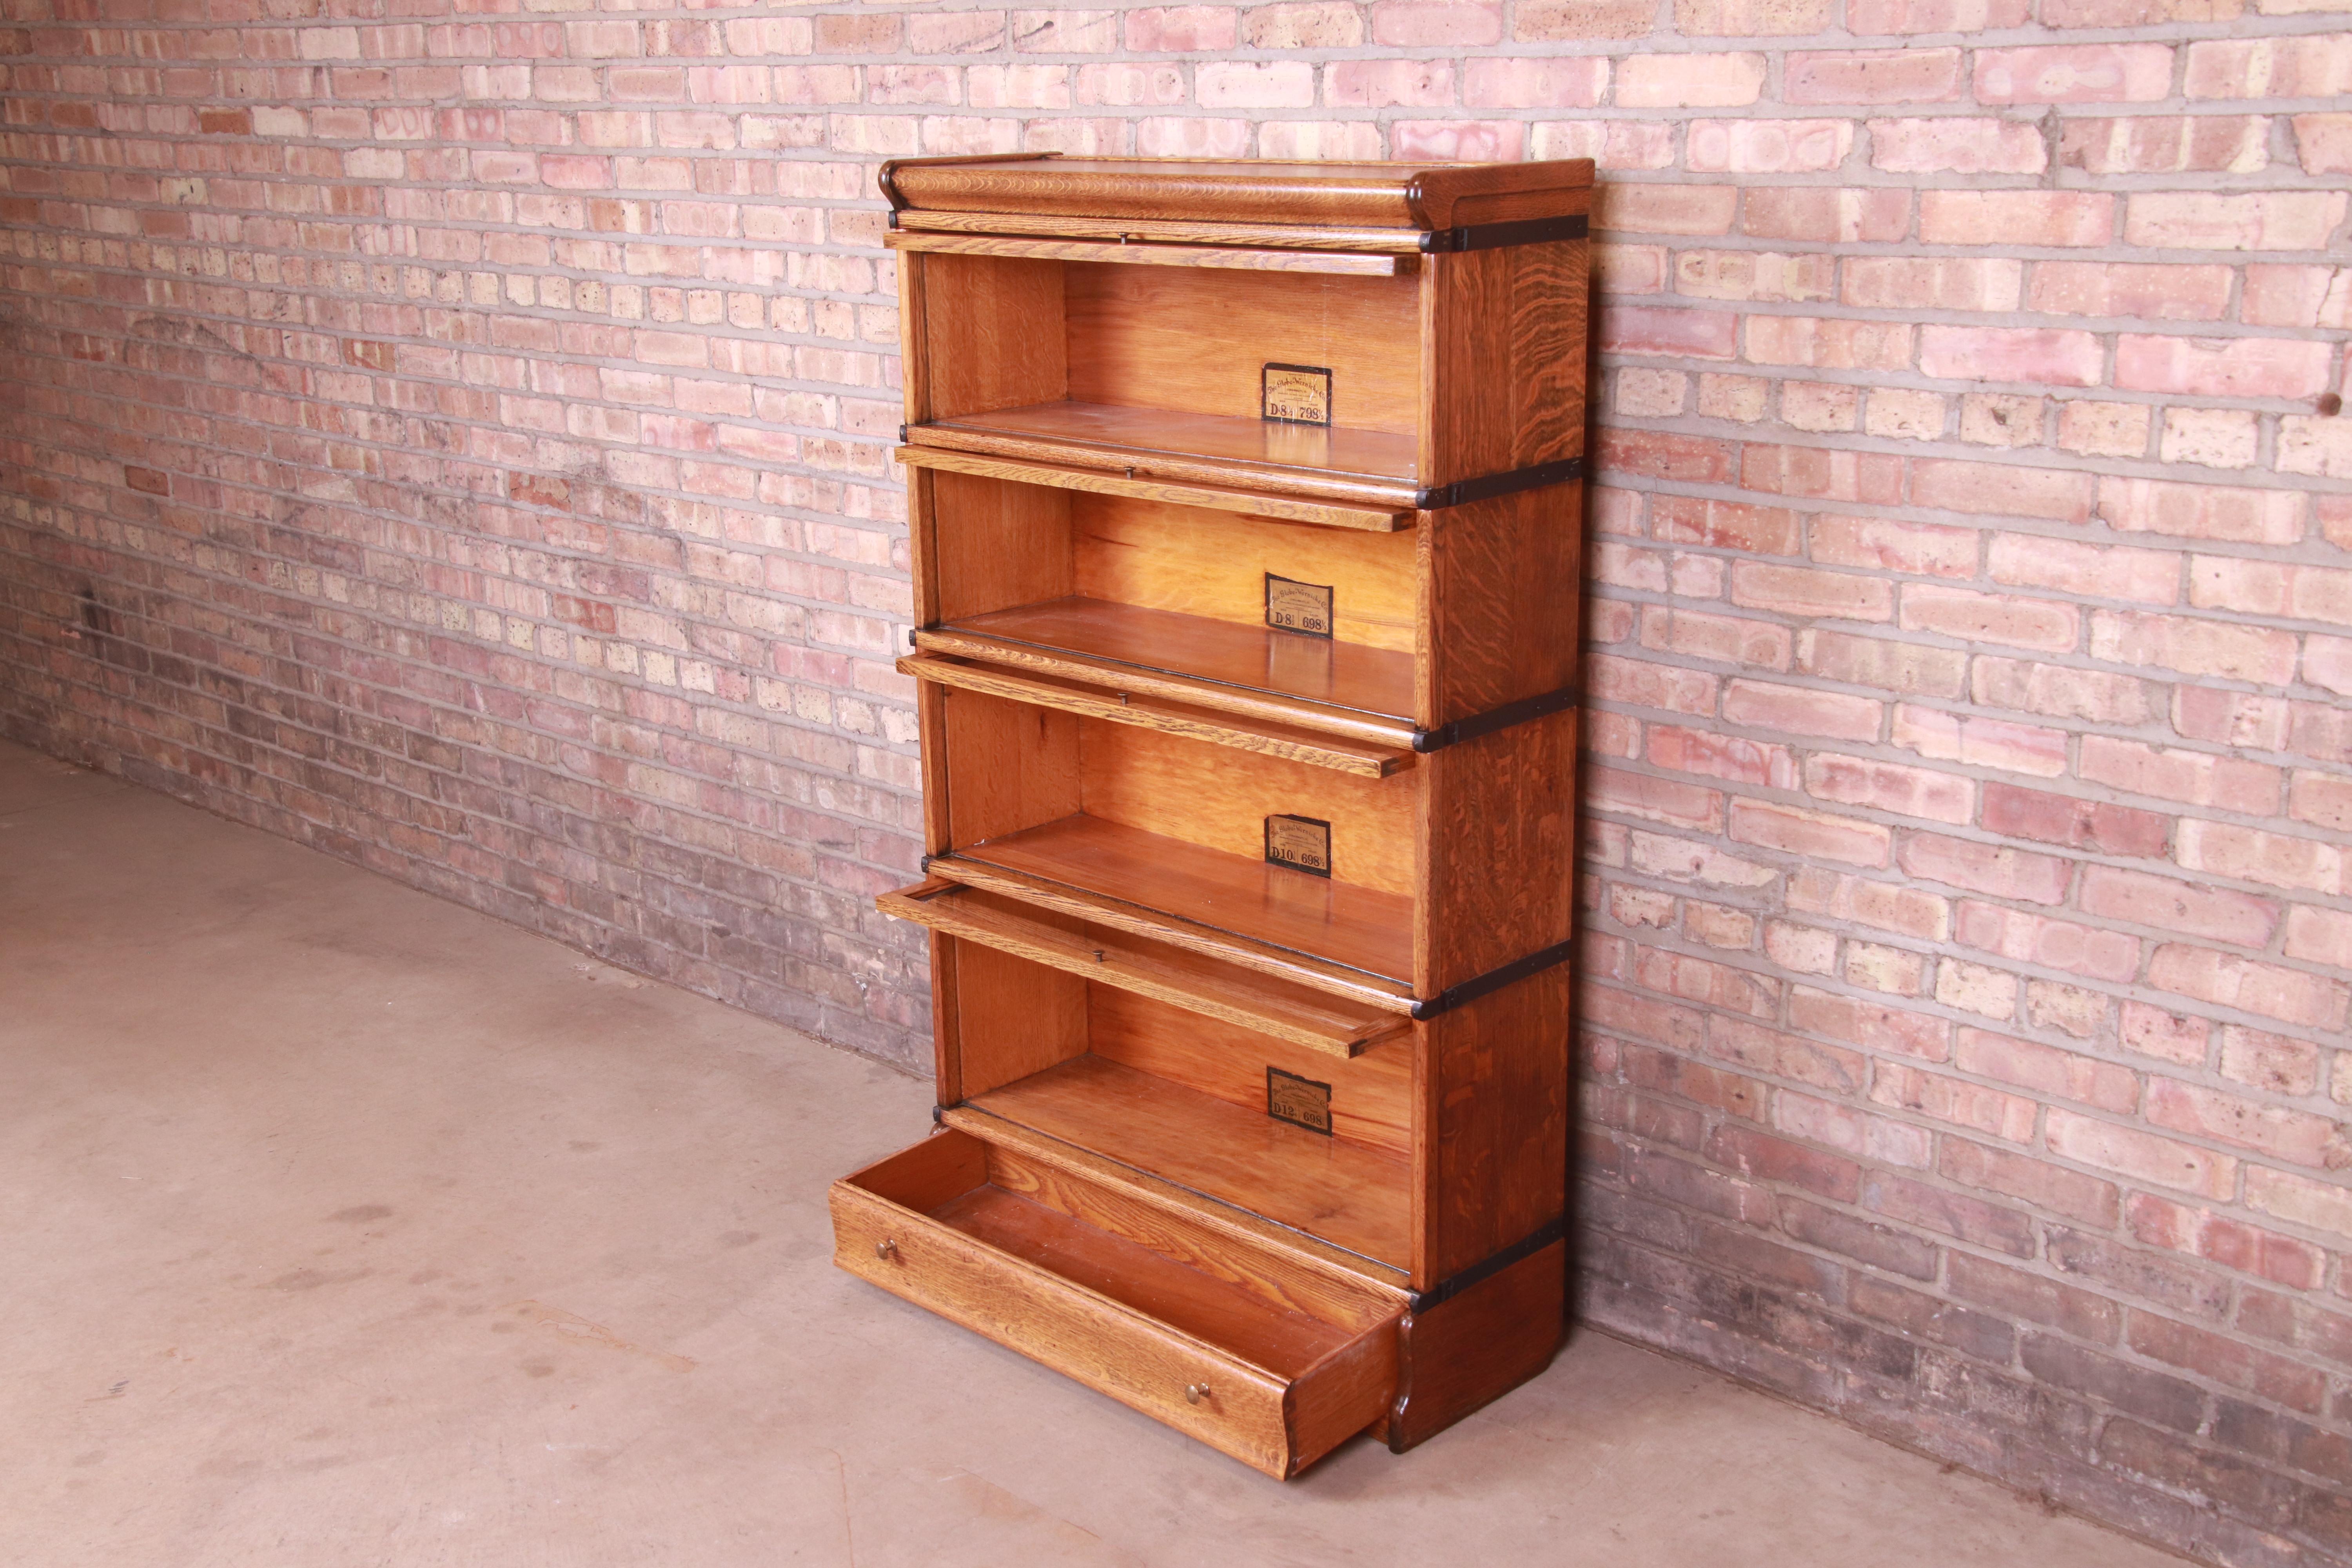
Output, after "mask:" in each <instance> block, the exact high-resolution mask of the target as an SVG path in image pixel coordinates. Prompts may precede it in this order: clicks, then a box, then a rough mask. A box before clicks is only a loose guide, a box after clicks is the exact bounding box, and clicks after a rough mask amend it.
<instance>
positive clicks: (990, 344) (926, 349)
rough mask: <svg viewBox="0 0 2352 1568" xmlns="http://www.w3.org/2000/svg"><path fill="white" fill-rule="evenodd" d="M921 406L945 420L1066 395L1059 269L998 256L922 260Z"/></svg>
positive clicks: (1065, 346) (930, 415)
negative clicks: (922, 370)
mask: <svg viewBox="0 0 2352 1568" xmlns="http://www.w3.org/2000/svg"><path fill="white" fill-rule="evenodd" d="M922 274H923V281H922V296H921V300H922V305H921V309H922V318H923V319H922V329H923V331H922V364H923V368H924V370H925V371H926V372H927V379H926V381H925V384H924V387H923V405H924V406H923V407H922V408H921V410H920V412H919V415H918V416H916V417H920V418H924V419H945V418H950V417H953V416H957V415H964V414H981V413H985V412H987V411H989V410H991V409H996V408H1017V407H1020V406H1022V405H1026V404H1033V403H1045V402H1049V401H1051V400H1053V399H1055V398H1059V397H1066V396H1068V395H1069V358H1068V339H1067V337H1066V333H1065V331H1064V327H1063V312H1062V264H1061V263H1060V262H1058V261H1037V260H1031V259H1025V258H1013V257H997V256H927V257H925V258H923V268H922Z"/></svg>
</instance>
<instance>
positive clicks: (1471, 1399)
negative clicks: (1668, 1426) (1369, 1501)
mask: <svg viewBox="0 0 2352 1568" xmlns="http://www.w3.org/2000/svg"><path fill="white" fill-rule="evenodd" d="M1567 1288H1568V1248H1567V1247H1566V1245H1565V1244H1564V1243H1561V1242H1554V1243H1552V1245H1550V1246H1549V1247H1545V1248H1544V1249H1543V1250H1542V1251H1540V1252H1538V1253H1536V1254H1535V1255H1534V1256H1532V1257H1529V1258H1521V1259H1520V1260H1519V1261H1518V1262H1517V1263H1515V1264H1513V1265H1512V1266H1511V1267H1510V1268H1506V1269H1504V1270H1503V1271H1502V1272H1501V1273H1499V1274H1497V1275H1496V1276H1495V1277H1494V1278H1493V1279H1486V1280H1483V1281H1481V1282H1480V1283H1479V1284H1477V1285H1475V1286H1474V1287H1472V1288H1471V1289H1468V1290H1465V1291H1464V1292H1463V1293H1462V1294H1461V1295H1459V1296H1456V1297H1454V1298H1453V1299H1452V1300H1447V1301H1443V1302H1440V1303H1439V1304H1438V1305H1437V1306H1435V1307H1433V1308H1432V1309H1430V1310H1428V1311H1426V1312H1417V1313H1414V1314H1412V1316H1410V1317H1408V1318H1407V1319H1406V1320H1405V1321H1404V1322H1403V1323H1402V1325H1401V1326H1400V1343H1401V1362H1402V1364H1401V1366H1400V1369H1399V1372H1398V1378H1397V1384H1398V1386H1397V1403H1396V1406H1395V1408H1394V1410H1393V1411H1392V1412H1391V1415H1390V1417H1389V1447H1391V1448H1392V1449H1394V1450H1395V1451H1396V1452H1398V1453H1400V1454H1402V1453H1403V1452H1404V1451H1405V1450H1406V1449H1408V1448H1411V1447H1413V1446H1415V1445H1416V1444H1419V1443H1423V1442H1426V1441H1428V1440H1429V1439H1430V1438H1431V1437H1433V1436H1436V1435H1437V1434H1438V1433H1440V1432H1443V1431H1444V1430H1445V1428H1446V1427H1448V1426H1453V1425H1454V1423H1455V1422H1456V1421H1459V1420H1461V1419H1462V1418H1463V1417H1464V1416H1465V1415H1469V1414H1470V1413H1471V1412H1472V1411H1474V1410H1476V1409H1478V1408H1479V1407H1480V1406H1482V1405H1488V1404H1491V1403H1492V1402H1493V1401H1495V1400H1496V1399H1497V1398H1499V1397H1501V1396H1502V1395H1503V1394H1507V1393H1509V1392H1510V1391H1511V1390H1512V1389H1514V1388H1517V1386H1518V1385H1519V1384H1523V1383H1525V1382H1527V1381H1528V1379H1529V1378H1531V1377H1533V1376H1535V1375H1536V1374H1537V1373H1540V1372H1542V1371H1543V1369H1544V1368H1545V1367H1547V1366H1549V1365H1550V1364H1551V1358H1552V1356H1553V1355H1554V1354H1555V1353H1556V1352H1558V1351H1559V1344H1560V1340H1561V1337H1562V1331H1563V1329H1564V1328H1565V1326H1566V1318H1567V1306H1568V1295H1567Z"/></svg>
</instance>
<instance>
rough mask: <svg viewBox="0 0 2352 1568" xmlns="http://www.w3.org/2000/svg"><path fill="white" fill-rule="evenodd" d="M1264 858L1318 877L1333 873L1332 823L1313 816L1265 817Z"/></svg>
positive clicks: (1278, 864)
mask: <svg viewBox="0 0 2352 1568" xmlns="http://www.w3.org/2000/svg"><path fill="white" fill-rule="evenodd" d="M1265 858H1267V859H1268V860H1269V861H1271V862H1273V863H1274V864H1275V865H1276V866H1287V867H1289V868H1292V869H1293V870H1296V871H1307V872H1311V873H1313V874H1314V875H1316V876H1318V877H1328V876H1329V875H1330V874H1331V825H1330V824H1329V823H1328V822H1320V821H1318V820H1317V819H1316V818H1314V817H1311V816H1269V817H1267V818H1266V819H1265Z"/></svg>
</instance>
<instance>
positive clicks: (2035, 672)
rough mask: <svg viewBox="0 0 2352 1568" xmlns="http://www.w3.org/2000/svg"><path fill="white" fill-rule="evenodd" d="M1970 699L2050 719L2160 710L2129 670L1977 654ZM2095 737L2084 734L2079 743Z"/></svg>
mask: <svg viewBox="0 0 2352 1568" xmlns="http://www.w3.org/2000/svg"><path fill="white" fill-rule="evenodd" d="M1969 685H1970V690H1971V692H1972V693H1973V695H1974V696H1975V698H1976V700H1977V701H1978V702H1979V704H1981V705H1983V706H1986V707H1991V708H2015V709H2021V710H2024V711H2026V712H2029V713H2041V714H2045V715H2047V716H2048V717H2050V718H2053V719H2087V720H2089V721H2092V722H2093V723H2098V724H2126V725H2137V724H2145V723H2147V722H2149V721H2151V720H2153V719H2155V718H2157V717H2158V714H2159V713H2160V712H2161V711H2162V707H2161V704H2160V702H2159V701H2158V700H2156V699H2155V698H2154V697H2153V696H2152V692H2153V690H2154V689H2153V688H2151V687H2150V685H2149V684H2148V682H2147V681H2144V680H2142V679H2138V678H2137V676H2129V675H2109V674H2107V673H2105V671H2102V670H2095V669H2076V668H2073V667H2072V666H2068V665H2062V664H2035V663H2032V662H2030V661H2028V660H2025V659H2017V658H1996V657H1994V656H1992V655H1990V654H1984V655H1979V657H1978V658H1977V660H1976V668H1975V670H1974V673H1973V676H1972V679H1971V680H1970V683H1969ZM2096 738H2098V737H2092V736H2085V737H2084V744H2085V745H2087V744H2088V743H2089V742H2090V741H2091V740H2093V739H2096Z"/></svg>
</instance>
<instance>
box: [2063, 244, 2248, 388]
mask: <svg viewBox="0 0 2352 1568" xmlns="http://www.w3.org/2000/svg"><path fill="white" fill-rule="evenodd" d="M2230 285H2231V269H2230V268H2226V267H2158V266H2148V265H2143V264H2137V263H2132V262H2110V261H2043V262H2038V263H2036V264H2035V266H2034V268H2033V285H2032V290H2031V291H2030V293H2029V294H2028V296H2027V302H2028V306H2029V308H2030V309H2032V310H2039V311H2041V312H2042V313H2044V314H2046V315H2053V316H2135V317H2138V318H2140V319H2141V320H2144V321H2221V320H2223V319H2224V318H2226V317H2227V315H2228V314H2229V310H2230ZM2084 384H2085V385H2089V384H2092V383H2084Z"/></svg>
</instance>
